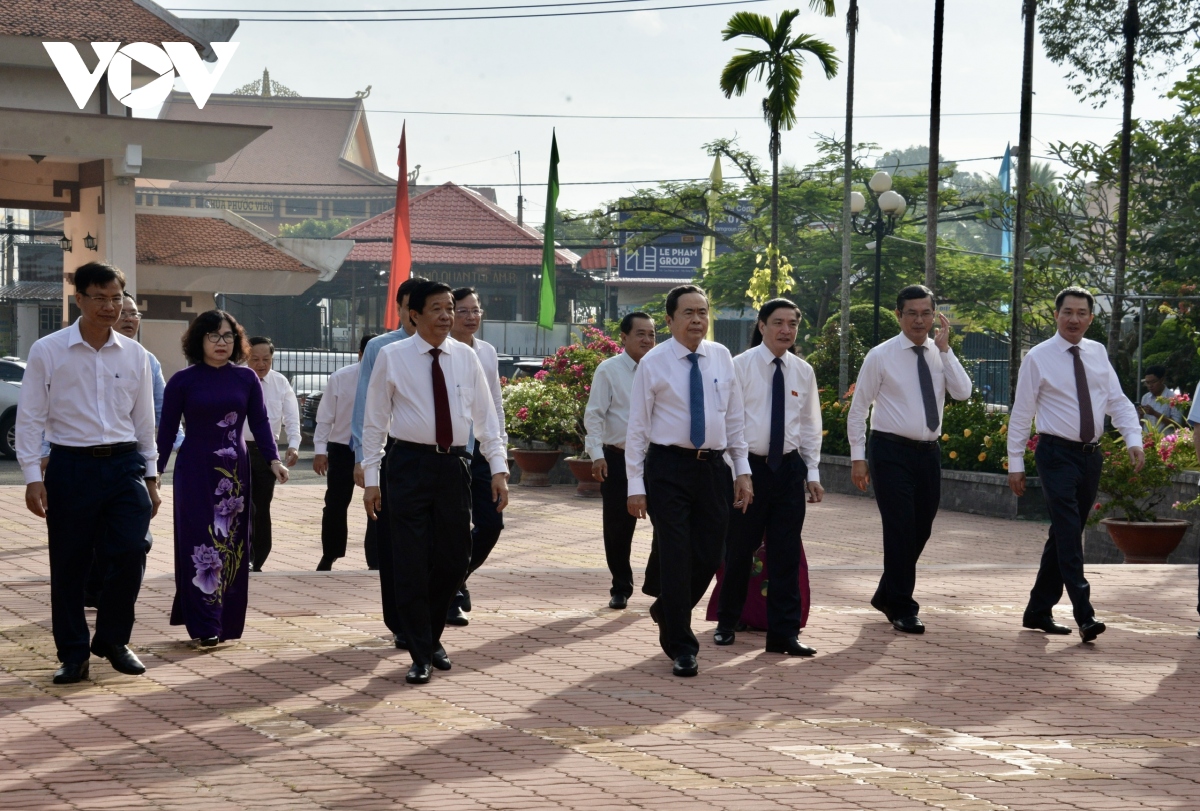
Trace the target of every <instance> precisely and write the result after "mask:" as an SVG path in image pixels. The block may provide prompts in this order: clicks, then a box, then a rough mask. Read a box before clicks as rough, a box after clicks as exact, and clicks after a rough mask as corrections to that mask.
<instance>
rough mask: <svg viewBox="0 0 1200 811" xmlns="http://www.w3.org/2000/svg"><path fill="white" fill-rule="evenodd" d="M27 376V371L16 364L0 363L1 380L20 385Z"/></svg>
mask: <svg viewBox="0 0 1200 811" xmlns="http://www.w3.org/2000/svg"><path fill="white" fill-rule="evenodd" d="M24 376H25V370H24V369H23V368H21V367H20V366H18V365H17V364H15V363H8V362H7V361H0V380H3V381H5V382H8V383H20V382H21V378H22V377H24Z"/></svg>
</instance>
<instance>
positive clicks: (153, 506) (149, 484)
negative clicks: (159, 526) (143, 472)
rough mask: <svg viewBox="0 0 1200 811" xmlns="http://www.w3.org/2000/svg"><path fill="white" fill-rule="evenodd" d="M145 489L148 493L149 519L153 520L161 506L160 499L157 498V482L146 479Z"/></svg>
mask: <svg viewBox="0 0 1200 811" xmlns="http://www.w3.org/2000/svg"><path fill="white" fill-rule="evenodd" d="M146 489H147V490H148V491H149V492H150V517H151V518H153V517H154V516H156V515H158V508H159V507H160V506H162V499H161V498H159V497H158V480H157V479H146Z"/></svg>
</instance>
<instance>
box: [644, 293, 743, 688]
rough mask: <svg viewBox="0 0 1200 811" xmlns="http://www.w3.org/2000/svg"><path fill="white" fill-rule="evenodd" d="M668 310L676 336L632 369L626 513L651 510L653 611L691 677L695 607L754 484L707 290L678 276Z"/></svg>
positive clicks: (728, 361)
mask: <svg viewBox="0 0 1200 811" xmlns="http://www.w3.org/2000/svg"><path fill="white" fill-rule="evenodd" d="M666 313H667V327H668V328H669V329H670V331H671V340H669V341H666V342H665V343H662V344H659V345H658V346H656V347H655V348H654V349H652V350H650V351H649V352H647V353H646V356H645V357H644V358H642V361H641V363H640V364H639V365H638V370H637V374H636V375H634V380H633V393H632V394H631V395H630V398H629V400H630V410H629V429H628V432H627V434H626V437H625V470H626V474H627V476H628V479H629V497H628V505H629V513H630V515H633V516H635V517H637V518H645V517H646V516H647V515H649V516H650V518H651V519H652V520H653V521H654V528H655V532H656V533H657V536H658V541H659V550H658V552H659V556H658V560H659V567H660V572H659V579H660V583H661V595H660V596H659V598H658V599H657V600H655V602H654V604H653V605H651V606H650V616H651V617H652V618H653V619H654V621H655V622H657V623H658V628H659V631H658V638H659V644H660V645H662V649H663V651H664V652H665V653H666V654H667V656H669V657H670V658H671V660H672V662H673V667H672V672H673V673H674V674H675V675H676V676H685V677H686V676H695V675H696V673H697V672H698V669H699V666H698V664H697V662H696V654H698V653H699V652H700V643H699V641H697V639H696V635H695V634H694V633H692V609H693V608H695V607H696V604H697V603H698V602H700V599H701V598H702V597H703V596H704V594H705V592H706V591H708V586H709V584H710V583H711V582H712V578H713V575H714V574H715V573H716V571H717V566H718V565H719V564H720V562H721V547H722V544H723V543H724V541H725V530H726V527H727V526H728V524H729V505H730V502H731V501H732V502H733V506H734V507H735V508H737V509H740V510H742V511H743V512H745V510H746V508H747V507H749V506H750V503H751V502H752V501H753V499H754V490H753V488H752V486H751V484H750V465H749V463H748V462H747V461H746V440H745V438H744V437H743V423H744V420H745V413H744V410H743V407H742V392H741V390H740V388H739V387H738V386H737V385H736V384H737V380H736V374H735V372H734V367H733V358H732V356H730V354H729V350H728V349H726V348H725V347H724V346H722V345H721V344H718V343H714V342H713V341H706V340H704V336H705V335H706V334H707V333H708V298H707V296H706V295H705V294H704V291H703V290H701V289H700V288H699V287H696V286H695V285H690V284H685V285H681V286H679V287H676V288H673V289H672V290H671V291H670V292H669V293H667V302H666ZM726 452H728V454H729V459H730V462H731V463H732V466H733V471H734V473H735V474H736V481H733V487H732V490H733V493H732V494H731V493H730V490H731V488H730V483H731V476H730V471H729V464H727V463H726V462H725V458H724V457H725V454H726Z"/></svg>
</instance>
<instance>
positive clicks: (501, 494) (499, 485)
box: [492, 473, 508, 513]
mask: <svg viewBox="0 0 1200 811" xmlns="http://www.w3.org/2000/svg"><path fill="white" fill-rule="evenodd" d="M492 501H493V502H495V504H496V512H498V513H500V512H504V508H505V507H507V506H508V474H507V473H496V474H494V475H493V476H492Z"/></svg>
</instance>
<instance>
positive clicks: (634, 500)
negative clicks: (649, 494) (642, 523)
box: [625, 496, 646, 518]
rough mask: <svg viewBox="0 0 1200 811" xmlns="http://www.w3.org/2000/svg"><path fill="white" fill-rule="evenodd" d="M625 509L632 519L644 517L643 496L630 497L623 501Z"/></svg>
mask: <svg viewBox="0 0 1200 811" xmlns="http://www.w3.org/2000/svg"><path fill="white" fill-rule="evenodd" d="M625 506H626V509H628V510H629V514H630V515H632V516H633V517H634V518H645V517H646V497H645V496H630V497H629V498H627V499H626V500H625Z"/></svg>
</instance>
